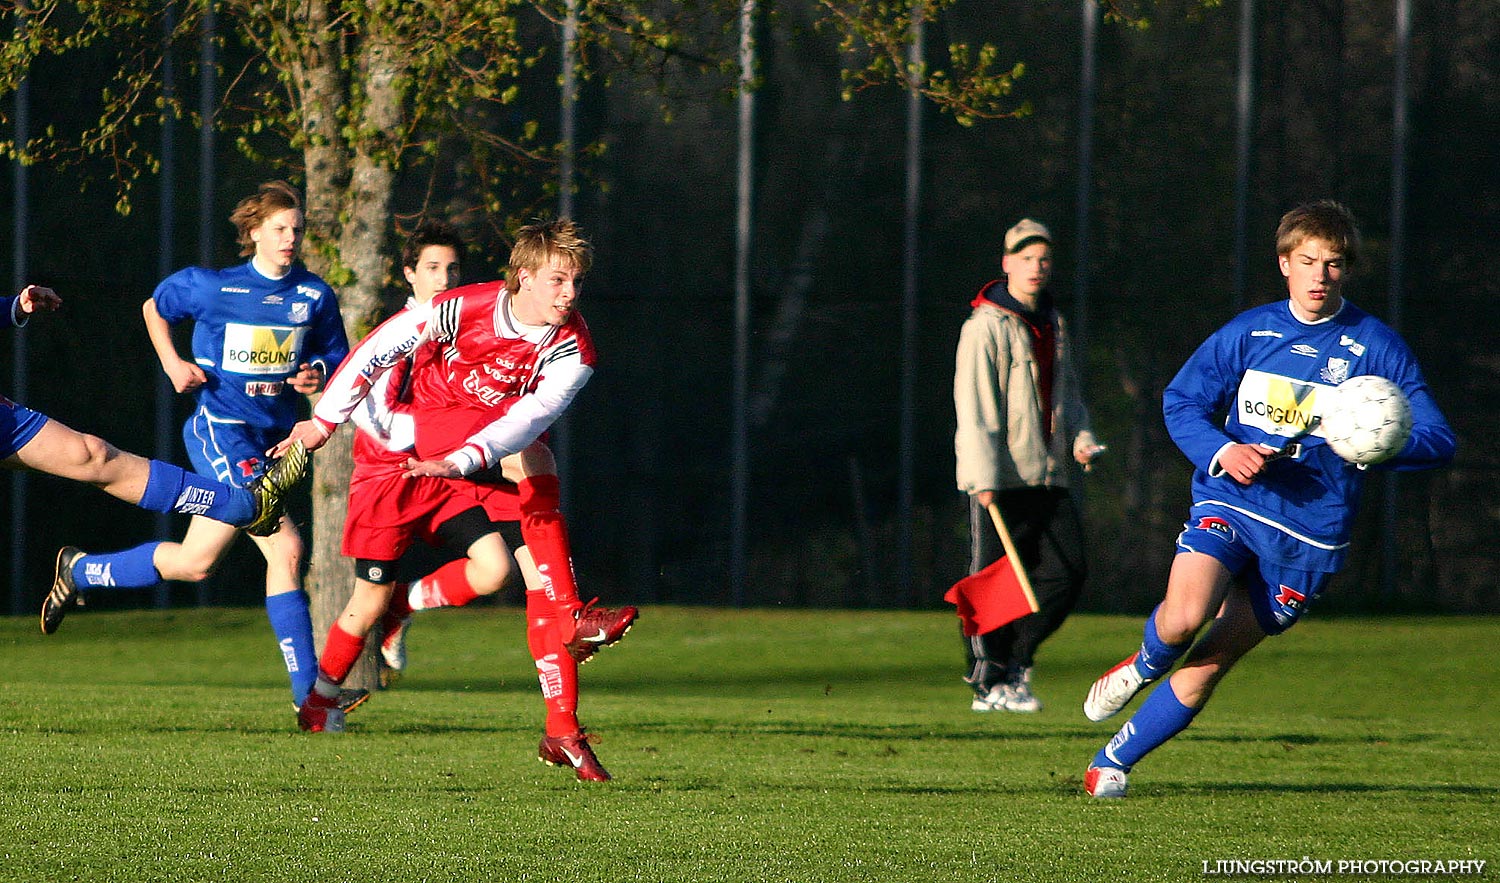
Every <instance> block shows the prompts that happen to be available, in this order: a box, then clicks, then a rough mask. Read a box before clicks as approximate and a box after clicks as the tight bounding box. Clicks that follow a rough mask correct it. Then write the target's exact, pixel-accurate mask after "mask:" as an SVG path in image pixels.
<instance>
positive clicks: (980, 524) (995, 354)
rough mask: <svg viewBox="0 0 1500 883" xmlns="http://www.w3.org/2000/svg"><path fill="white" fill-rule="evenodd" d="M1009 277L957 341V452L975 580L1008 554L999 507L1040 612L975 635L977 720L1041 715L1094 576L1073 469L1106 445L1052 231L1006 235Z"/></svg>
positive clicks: (986, 293) (985, 298) (1034, 227)
mask: <svg viewBox="0 0 1500 883" xmlns="http://www.w3.org/2000/svg"><path fill="white" fill-rule="evenodd" d="M1001 269H1002V270H1003V272H1004V274H1005V275H1004V276H1003V277H1002V278H1001V279H998V280H996V281H993V282H990V283H989V284H987V285H985V286H984V287H983V288H982V289H980V291H979V294H978V295H976V296H975V298H974V302H973V308H974V311H973V313H971V314H970V316H969V318H968V320H967V321H966V322H964V326H963V330H962V331H961V332H960V333H959V338H958V357H957V360H956V362H957V366H956V369H955V371H954V377H953V403H954V410H955V412H956V415H957V418H958V429H957V431H956V432H955V433H954V438H953V447H954V452H955V454H956V456H957V478H958V489H959V490H960V491H963V492H964V493H966V494H968V495H969V536H970V561H969V572H970V573H977V572H979V571H980V570H982V569H984V568H985V567H987V566H989V565H990V564H992V563H994V562H995V561H997V560H998V559H999V558H1000V557H1001V556H1002V555H1003V554H1004V548H1003V547H1002V545H1001V543H1000V539H999V536H998V534H997V533H996V530H995V526H994V524H993V522H992V521H991V520H990V516H989V512H988V506H989V504H990V503H991V502H995V503H997V504H998V505H999V507H1000V512H1001V514H1002V515H1003V516H1004V518H1005V523H1006V526H1007V527H1008V528H1009V531H1010V534H1011V538H1012V540H1013V541H1014V543H1015V545H1016V549H1017V552H1018V553H1019V555H1020V558H1021V562H1022V564H1023V565H1024V566H1025V568H1026V573H1027V575H1028V576H1029V577H1030V579H1031V585H1032V589H1033V590H1034V592H1035V593H1036V596H1037V602H1038V603H1039V605H1040V606H1041V612H1040V613H1034V614H1031V615H1030V616H1025V617H1022V618H1021V619H1018V620H1016V621H1015V622H1012V623H1010V624H1009V625H1006V626H1003V627H1001V628H998V629H995V630H993V631H990V632H986V633H984V634H981V635H976V636H974V637H972V638H965V639H964V642H965V645H966V646H965V651H966V653H965V655H966V657H967V660H968V664H969V667H968V673H967V674H966V675H965V676H964V680H965V681H966V682H968V684H969V685H970V686H971V687H973V689H974V700H973V704H972V706H971V707H972V708H973V709H974V710H975V711H1014V712H1035V711H1040V710H1041V707H1042V704H1041V702H1040V700H1038V699H1037V698H1036V695H1035V694H1034V693H1033V692H1032V690H1031V670H1032V665H1033V658H1034V656H1035V654H1036V650H1037V647H1039V646H1040V645H1041V643H1042V641H1044V640H1046V638H1047V637H1048V636H1049V635H1051V634H1052V633H1053V632H1054V631H1056V630H1057V628H1058V627H1059V626H1061V625H1062V623H1063V620H1064V619H1066V618H1067V616H1068V614H1069V613H1070V612H1072V610H1073V606H1074V604H1076V603H1077V601H1078V596H1079V594H1080V593H1081V592H1082V590H1083V583H1084V579H1085V578H1086V576H1087V572H1088V568H1087V563H1086V560H1085V554H1084V537H1083V526H1082V521H1081V519H1080V518H1079V513H1078V507H1077V504H1076V502H1075V500H1074V498H1073V495H1072V493H1071V492H1070V491H1069V485H1070V482H1071V481H1073V480H1076V476H1077V470H1076V468H1075V464H1078V465H1082V466H1083V467H1084V468H1087V467H1088V465H1089V464H1090V463H1091V462H1092V461H1093V459H1094V458H1095V457H1097V456H1098V455H1099V454H1100V453H1102V452H1103V451H1104V447H1103V446H1102V445H1100V444H1099V443H1098V442H1097V441H1096V440H1095V439H1094V434H1093V432H1091V431H1090V429H1089V414H1088V408H1087V407H1086V406H1085V405H1084V402H1083V391H1082V389H1081V388H1080V383H1079V377H1078V372H1077V370H1076V368H1075V365H1074V361H1073V353H1072V349H1071V345H1070V342H1069V339H1068V334H1067V329H1066V326H1065V324H1064V322H1063V320H1062V316H1061V315H1060V314H1059V313H1058V312H1057V310H1056V308H1055V307H1054V306H1053V304H1052V298H1051V296H1050V295H1049V294H1048V291H1047V282H1048V280H1049V279H1050V278H1051V275H1052V234H1051V233H1049V232H1048V230H1047V228H1046V227H1044V226H1042V225H1041V224H1039V223H1037V222H1036V221H1033V220H1031V219H1029V218H1027V219H1023V220H1021V221H1020V222H1019V223H1017V224H1016V225H1015V226H1014V227H1011V228H1010V229H1009V230H1007V231H1006V233H1005V252H1004V255H1003V257H1002V258H1001Z"/></svg>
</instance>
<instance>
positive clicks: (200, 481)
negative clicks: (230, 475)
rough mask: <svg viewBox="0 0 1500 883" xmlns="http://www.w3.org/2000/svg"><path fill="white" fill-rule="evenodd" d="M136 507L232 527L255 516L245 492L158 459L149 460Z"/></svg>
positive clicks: (245, 522) (252, 504)
mask: <svg viewBox="0 0 1500 883" xmlns="http://www.w3.org/2000/svg"><path fill="white" fill-rule="evenodd" d="M136 505H138V506H140V507H141V508H142V509H149V510H150V511H152V512H180V513H182V514H183V515H203V516H206V517H208V518H212V519H213V520H215V521H222V522H224V523H225V524H232V525H235V526H236V527H238V526H240V525H242V524H247V523H248V522H249V521H250V519H252V518H254V517H255V498H254V497H252V496H251V495H250V492H249V491H247V490H245V489H244V488H238V487H231V486H230V485H227V484H224V483H223V482H219V481H215V480H214V479H212V478H205V477H204V476H202V475H198V474H197V473H194V472H189V471H187V470H186V469H183V468H182V467H181V466H173V465H172V464H171V463H163V462H162V461H161V460H152V461H151V473H150V475H149V476H148V477H147V479H146V490H145V491H143V492H142V493H141V501H140V502H139V503H137V504H136Z"/></svg>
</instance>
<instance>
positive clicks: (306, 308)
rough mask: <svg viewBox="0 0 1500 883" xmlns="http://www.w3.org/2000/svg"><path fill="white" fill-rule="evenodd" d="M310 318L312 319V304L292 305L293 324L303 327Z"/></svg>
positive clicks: (300, 303) (299, 303)
mask: <svg viewBox="0 0 1500 883" xmlns="http://www.w3.org/2000/svg"><path fill="white" fill-rule="evenodd" d="M310 318H312V304H309V303H302V302H298V303H294V304H292V321H293V322H296V323H297V324H298V325H302V324H304V323H306V322H307V320H308V319H310Z"/></svg>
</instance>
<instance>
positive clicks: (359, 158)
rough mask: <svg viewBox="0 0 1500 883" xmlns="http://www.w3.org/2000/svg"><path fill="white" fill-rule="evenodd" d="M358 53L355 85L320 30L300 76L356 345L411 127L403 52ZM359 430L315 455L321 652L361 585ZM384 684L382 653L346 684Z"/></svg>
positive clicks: (319, 252)
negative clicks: (353, 498) (349, 113)
mask: <svg viewBox="0 0 1500 883" xmlns="http://www.w3.org/2000/svg"><path fill="white" fill-rule="evenodd" d="M371 5H372V6H373V5H374V4H373V3H372V4H371ZM313 6H314V12H313V14H312V15H310V18H311V19H316V20H317V21H319V22H324V23H326V21H327V18H326V14H321V13H326V7H325V6H324V5H323V4H320V3H319V4H313ZM377 21H378V19H377ZM323 36H327V37H328V39H323V38H322V37H323ZM355 51H356V52H357V59H356V60H357V65H356V68H355V71H354V74H353V76H354V78H355V79H354V80H352V81H351V79H350V78H349V77H348V76H347V75H345V73H344V72H343V70H342V69H341V68H340V57H339V52H338V44H337V42H336V41H335V40H334V39H332V32H331V31H329V30H327V29H326V28H325V29H316V28H315V29H313V38H312V39H311V40H310V41H309V42H308V43H307V44H306V46H305V49H304V51H303V53H302V55H301V58H302V61H303V64H304V70H303V71H302V72H301V73H302V76H299V77H298V78H297V85H298V87H299V90H298V92H299V94H298V96H297V97H298V99H299V106H300V107H301V109H302V111H303V118H304V131H305V132H306V134H307V135H308V136H309V138H308V143H307V145H306V146H305V147H304V148H303V158H304V160H305V162H306V165H307V206H308V211H307V216H308V223H307V227H308V241H309V245H310V247H309V248H308V249H307V262H308V266H309V267H310V268H311V269H312V270H313V271H314V272H316V273H318V274H320V275H323V276H325V278H329V279H330V281H334V280H338V281H337V282H335V288H336V289H337V291H338V295H339V306H340V308H341V310H342V311H343V316H344V330H345V332H346V333H347V334H348V335H349V341H350V343H351V344H355V343H357V342H358V341H359V340H360V339H361V338H362V337H363V336H364V335H365V334H367V333H369V331H370V330H371V329H372V328H373V327H374V326H375V325H376V324H377V323H378V322H379V321H380V318H381V316H380V312H381V299H380V293H381V289H382V288H383V286H384V284H385V280H386V276H387V274H388V271H389V258H388V256H387V254H386V250H385V244H386V238H387V235H388V231H389V229H390V226H389V225H390V220H389V219H390V211H391V204H392V198H393V196H392V193H393V187H394V180H395V175H394V169H393V162H394V160H393V157H394V155H395V153H394V151H392V150H391V149H389V148H390V144H389V139H390V137H391V135H392V133H395V132H398V131H399V130H400V125H401V122H402V95H401V92H400V89H399V86H398V85H397V84H398V83H399V81H400V76H399V75H400V74H401V73H403V70H402V64H401V55H400V53H399V52H397V51H395V48H394V47H393V46H392V45H391V43H390V42H389V41H388V40H387V39H385V38H384V35H383V34H382V33H381V30H380V28H379V26H378V24H376V25H374V26H373V27H372V28H371V32H370V35H369V36H368V37H367V38H366V39H365V40H364V41H362V42H361V43H360V44H358V46H357V48H356V50H355ZM356 85H357V91H358V92H359V95H360V100H353V96H354V93H355V91H356V89H355V88H351V87H352V86H356ZM341 107H342V108H357V109H358V111H359V113H360V114H361V115H360V116H358V117H357V118H355V119H350V120H348V121H347V128H345V129H344V130H343V131H348V132H353V133H356V134H355V135H354V136H353V137H354V138H355V140H354V141H353V142H349V141H346V140H344V135H343V132H342V131H341V122H344V121H341V120H340V119H339V116H338V113H337V109H338V108H341ZM330 246H332V248H330ZM340 283H341V284H340ZM353 431H354V430H353V429H352V428H348V427H346V428H345V429H343V430H342V431H340V432H338V433H336V434H335V435H334V437H333V438H332V439H331V440H330V441H329V442H328V444H326V445H324V447H323V448H322V449H320V450H319V451H318V453H317V455H316V457H315V458H314V465H313V484H312V515H313V524H312V539H311V542H310V543H309V544H308V547H309V548H310V549H311V550H312V557H311V562H310V567H309V572H308V591H309V594H311V596H312V614H313V628H314V631H315V633H316V634H317V635H318V636H319V639H320V640H319V653H320V654H321V652H322V637H323V636H325V635H326V634H327V632H328V627H329V626H330V625H331V624H332V623H333V622H334V620H336V619H337V618H338V616H339V614H340V613H341V612H342V611H343V609H344V605H345V604H346V603H348V600H349V596H350V594H351V592H352V591H353V586H354V566H353V562H352V561H350V560H349V559H347V558H345V557H344V555H343V552H342V548H341V546H342V540H343V528H344V521H345V519H346V518H347V516H348V492H349V474H350V471H351V470H352V468H353V465H352V459H351V451H352V446H353V436H352V435H351V433H352V432H353ZM372 645H373V642H372ZM376 683H377V679H376V668H375V665H374V654H373V652H368V651H367V652H366V654H365V656H364V658H363V659H362V660H361V661H360V663H359V664H358V665H356V666H355V668H354V670H353V671H352V672H350V675H349V677H348V679H347V680H346V681H345V684H346V686H349V687H358V688H363V689H374V687H375V686H376Z"/></svg>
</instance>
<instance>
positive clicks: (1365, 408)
mask: <svg viewBox="0 0 1500 883" xmlns="http://www.w3.org/2000/svg"><path fill="white" fill-rule="evenodd" d="M1333 393H1334V394H1333V396H1332V399H1333V400H1332V403H1331V405H1330V407H1327V408H1324V409H1323V414H1322V430H1323V437H1324V438H1325V439H1326V440H1327V441H1328V446H1329V447H1330V448H1333V452H1334V453H1335V454H1338V455H1339V456H1340V457H1342V458H1343V459H1344V460H1346V461H1348V462H1350V463H1354V464H1356V465H1359V466H1369V465H1371V464H1373V463H1380V462H1383V461H1385V460H1389V459H1390V458H1392V457H1394V456H1396V455H1397V454H1399V453H1401V449H1402V448H1403V447H1405V446H1406V440H1407V439H1408V438H1410V437H1411V405H1410V403H1408V402H1407V401H1406V395H1405V394H1404V393H1402V392H1401V388H1400V387H1399V386H1397V385H1396V384H1394V383H1392V382H1391V381H1389V380H1387V379H1385V378H1384V377H1377V376H1376V375H1374V374H1366V375H1363V376H1360V377H1351V378H1349V379H1348V380H1345V381H1344V382H1343V383H1341V384H1339V385H1338V386H1337V387H1334V390H1333Z"/></svg>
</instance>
